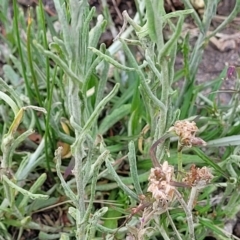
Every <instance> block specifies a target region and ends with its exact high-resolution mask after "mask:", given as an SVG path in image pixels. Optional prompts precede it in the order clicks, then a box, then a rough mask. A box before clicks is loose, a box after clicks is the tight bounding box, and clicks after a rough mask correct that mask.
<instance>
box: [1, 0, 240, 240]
mask: <svg viewBox="0 0 240 240" xmlns="http://www.w3.org/2000/svg"><path fill="white" fill-rule="evenodd" d="M135 2H136V6H137V13H136V15H135V17H134V18H133V19H131V18H130V17H129V16H128V14H127V12H126V11H125V12H124V13H123V18H124V24H123V29H122V30H121V31H120V34H119V35H116V33H118V32H119V31H118V30H117V29H115V26H114V24H113V21H112V19H111V14H110V12H109V9H108V7H106V6H107V5H106V2H105V1H102V4H103V5H104V6H105V8H104V17H103V16H102V15H97V13H96V10H95V8H90V7H89V5H88V2H87V1H86V0H81V1H76V0H70V1H61V0H54V4H55V7H56V10H57V15H58V20H57V18H56V17H52V16H49V15H48V14H46V12H45V11H44V7H43V4H42V1H39V4H38V6H37V7H36V8H34V9H31V8H29V10H28V13H25V12H23V10H22V8H20V7H19V6H18V4H17V1H16V0H14V1H13V5H12V6H13V17H12V18H8V17H6V14H4V13H6V12H8V9H9V7H10V6H11V5H10V2H9V1H7V0H4V1H1V3H0V20H1V22H2V28H3V29H4V31H2V33H1V54H2V57H3V58H2V59H3V61H4V65H3V67H2V69H3V78H1V79H0V85H1V91H0V99H1V107H0V109H1V121H0V128H1V130H2V131H1V155H2V159H1V183H0V188H1V192H0V199H1V207H0V217H1V224H0V239H4V240H8V239H17V240H19V239H29V238H31V239H61V240H63V239H126V236H127V235H131V236H132V237H134V239H164V240H167V239H171V238H176V239H179V240H185V239H186V240H188V239H205V237H207V236H214V237H215V238H216V239H230V238H233V239H239V238H237V237H236V236H233V235H232V233H229V232H227V231H225V230H224V224H225V222H226V221H228V220H231V219H234V218H235V216H236V214H237V213H238V211H239V201H240V199H239V194H238V191H236V189H238V188H239V177H238V176H239V163H240V157H239V145H240V140H239V139H240V136H239V134H238V132H239V119H238V112H239V107H238V105H239V97H238V94H239V90H240V89H239V77H238V76H239V74H238V72H239V69H238V67H231V69H230V68H229V69H227V67H226V68H224V69H223V70H222V73H221V74H220V75H219V77H217V78H216V79H214V80H212V81H211V82H204V83H202V84H201V85H197V83H196V73H197V69H198V66H199V63H200V62H201V59H202V56H203V54H204V47H205V46H206V44H207V42H208V40H209V37H210V36H209V35H207V32H208V30H209V27H210V24H211V21H212V19H213V17H214V16H215V14H216V8H217V3H218V1H217V0H211V1H205V4H206V7H205V11H204V15H203V17H202V18H200V17H199V15H198V14H197V13H196V11H195V10H194V9H193V8H192V6H191V4H190V2H189V1H188V0H184V1H183V2H184V4H185V10H182V11H176V12H172V13H169V14H166V13H165V10H164V7H163V1H159V0H153V1H149V0H145V1H142V0H137V1H135ZM239 6H240V1H239V0H237V1H236V5H235V8H234V9H233V11H232V13H231V14H230V15H229V17H228V18H227V19H226V20H225V21H224V22H223V23H222V24H221V25H220V26H219V27H218V28H217V29H216V30H215V31H214V32H213V33H214V34H215V33H217V32H218V31H220V30H221V29H222V28H224V26H226V25H227V23H229V22H230V21H232V20H233V18H234V17H235V16H236V14H237V13H238V12H239V10H240V9H239ZM186 17H192V18H193V19H194V21H195V24H196V25H197V27H198V28H199V30H200V34H199V36H198V39H197V41H196V44H195V45H194V46H193V47H191V45H190V43H189V41H190V40H189V35H186V37H185V38H184V39H182V35H181V33H182V27H183V23H184V20H185V18H186ZM55 21H59V22H60V24H61V29H60V31H57V30H56V28H55V26H54V23H55ZM166 26H168V28H169V29H170V30H171V32H172V35H171V36H170V38H169V40H168V41H166V40H165V39H164V34H163V32H164V28H165V27H166ZM107 28H110V29H111V32H112V33H113V34H115V36H114V37H116V38H115V41H114V42H113V43H112V44H111V46H109V47H106V46H105V44H104V43H100V37H101V35H102V34H103V33H104V32H105V31H106V29H107ZM179 52H181V53H182V57H183V63H184V65H183V68H182V69H181V70H179V71H176V70H175V67H174V63H175V60H176V55H177V53H179ZM139 53H140V54H141V58H140V59H139V58H137V55H138V54H139ZM230 75H231V76H230ZM227 77H229V78H230V77H231V78H235V81H236V85H235V89H234V91H233V92H232V99H231V101H230V103H229V104H228V106H224V105H222V104H221V102H219V101H217V99H218V94H219V91H220V89H221V85H222V83H223V81H224V79H226V78H227ZM182 79H183V83H182V87H181V88H180V87H178V86H180V85H181V84H180V85H179V84H176V83H178V82H180V81H182ZM209 88H211V94H210V95H209V96H208V97H206V96H205V95H204V90H205V89H209ZM199 106H200V107H199ZM179 120H180V122H179ZM194 121H195V122H196V124H197V126H198V128H197V127H196V125H195V124H194ZM178 124H180V125H181V124H183V125H184V127H183V129H182V127H180V129H179V128H178ZM189 124H190V125H189ZM181 126H182V125H181ZM189 129H190V131H188V130H189ZM182 130H183V131H182ZM186 134H187V135H186ZM195 134H197V135H198V137H196V136H195ZM205 142H206V143H205ZM205 145H206V146H205ZM221 149H224V153H222V152H221V151H220V150H221ZM195 166H196V167H195ZM175 170H178V171H177V172H176V171H175ZM156 183H157V185H156Z"/></svg>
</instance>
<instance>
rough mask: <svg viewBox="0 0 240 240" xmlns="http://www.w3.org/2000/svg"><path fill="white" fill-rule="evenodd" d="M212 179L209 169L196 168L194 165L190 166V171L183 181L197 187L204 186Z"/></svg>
mask: <svg viewBox="0 0 240 240" xmlns="http://www.w3.org/2000/svg"><path fill="white" fill-rule="evenodd" d="M212 178H213V175H212V174H211V172H210V170H209V168H207V167H202V168H197V167H196V166H195V165H194V164H193V165H192V166H191V168H190V171H189V172H188V173H187V176H186V178H184V179H183V181H184V182H185V183H187V184H189V185H191V186H194V185H199V186H204V185H206V184H207V183H209V182H210V181H211V180H212Z"/></svg>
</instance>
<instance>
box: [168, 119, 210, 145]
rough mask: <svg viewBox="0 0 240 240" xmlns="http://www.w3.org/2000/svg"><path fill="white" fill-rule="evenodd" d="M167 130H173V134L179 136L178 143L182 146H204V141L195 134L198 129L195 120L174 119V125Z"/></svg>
mask: <svg viewBox="0 0 240 240" xmlns="http://www.w3.org/2000/svg"><path fill="white" fill-rule="evenodd" d="M168 131H169V132H171V131H172V132H175V134H176V135H177V136H178V137H179V143H180V146H182V147H192V146H206V142H205V141H203V140H202V139H201V138H199V137H196V136H195V135H196V132H197V131H198V127H197V126H196V123H195V122H190V121H188V120H181V121H180V120H179V121H176V122H175V124H174V126H173V127H170V129H169V130H168Z"/></svg>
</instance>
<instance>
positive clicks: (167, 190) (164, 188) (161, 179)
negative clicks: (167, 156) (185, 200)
mask: <svg viewBox="0 0 240 240" xmlns="http://www.w3.org/2000/svg"><path fill="white" fill-rule="evenodd" d="M173 173H174V168H173V166H170V165H168V162H167V161H165V162H164V163H163V164H162V165H161V166H160V167H156V168H152V169H151V172H150V175H149V178H148V180H149V186H148V190H147V191H148V192H151V193H152V196H153V198H155V199H156V200H160V201H163V202H168V201H169V200H172V198H173V194H174V187H173V186H172V185H171V184H170V182H171V180H172V178H173Z"/></svg>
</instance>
